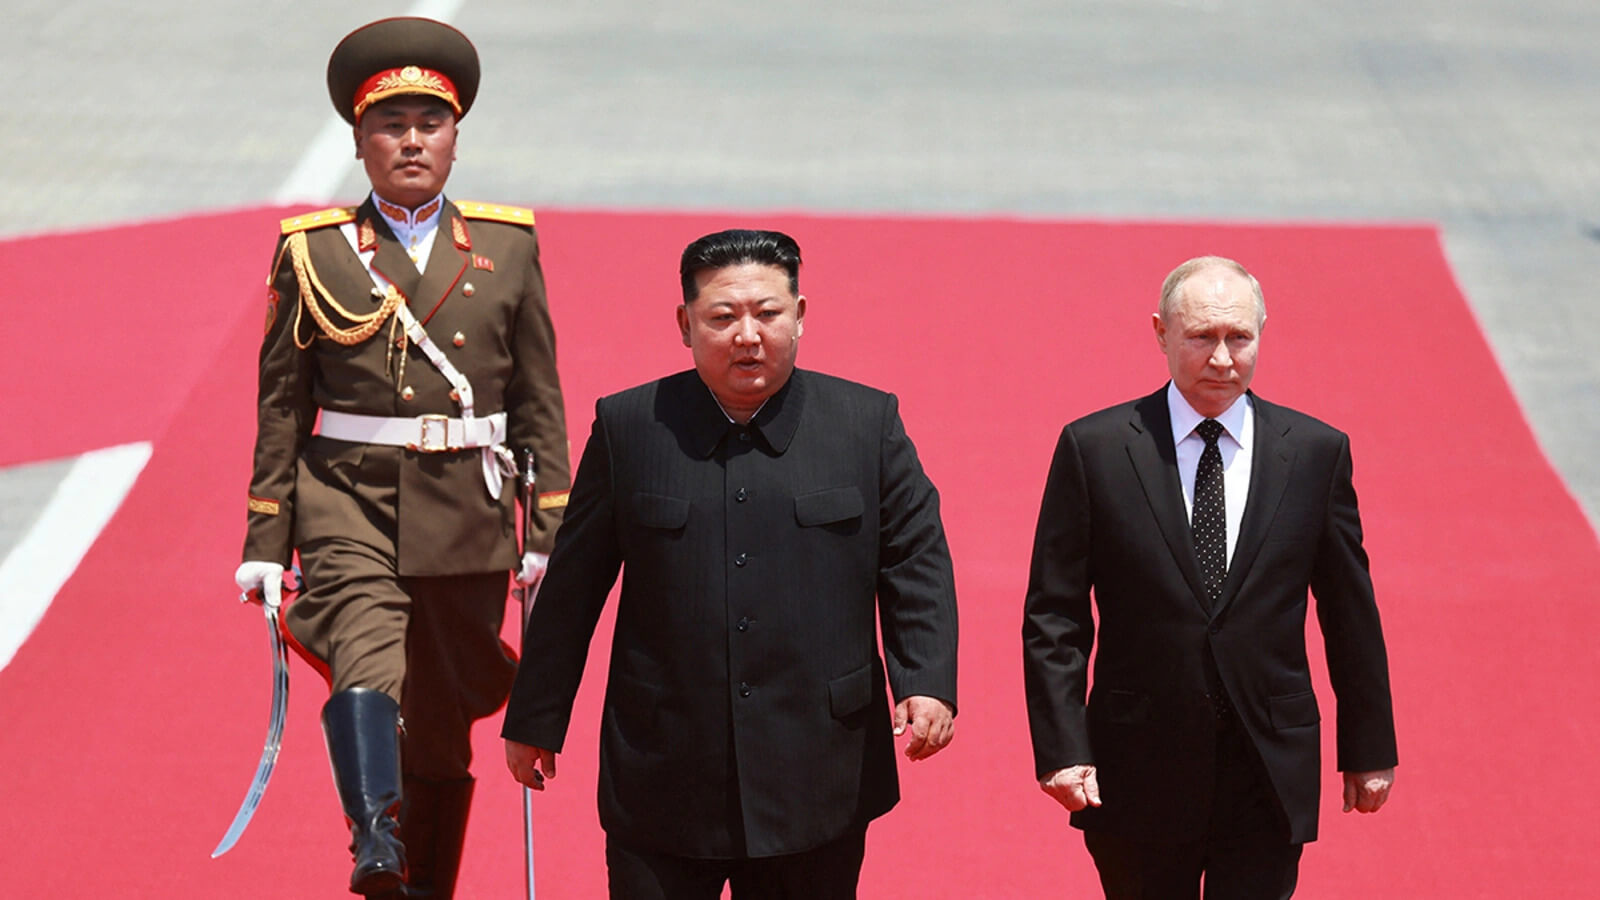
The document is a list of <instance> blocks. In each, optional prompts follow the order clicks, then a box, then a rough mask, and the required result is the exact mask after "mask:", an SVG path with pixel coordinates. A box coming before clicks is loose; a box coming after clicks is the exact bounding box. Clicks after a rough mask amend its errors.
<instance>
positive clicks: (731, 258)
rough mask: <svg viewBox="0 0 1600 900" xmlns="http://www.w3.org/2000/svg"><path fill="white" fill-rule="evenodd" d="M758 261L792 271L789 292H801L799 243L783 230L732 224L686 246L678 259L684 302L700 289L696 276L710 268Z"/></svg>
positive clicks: (693, 296) (794, 293) (692, 297)
mask: <svg viewBox="0 0 1600 900" xmlns="http://www.w3.org/2000/svg"><path fill="white" fill-rule="evenodd" d="M746 263H755V264H757V265H763V266H777V267H778V268H780V269H783V270H784V271H785V272H788V273H789V293H791V294H793V295H795V296H796V297H798V296H800V245H799V244H797V243H795V240H794V238H792V237H789V236H788V235H787V234H784V233H783V232H781V231H757V230H754V229H749V228H731V229H729V230H727V231H718V232H716V233H715V234H708V235H706V236H705V237H702V238H700V239H698V240H696V241H695V242H694V243H692V244H690V245H689V246H687V247H685V248H683V259H682V261H680V262H679V263H678V278H679V280H680V281H681V282H682V283H683V302H685V303H689V302H690V301H692V300H694V298H695V297H696V296H697V295H698V294H699V293H700V291H699V288H698V287H697V286H696V285H695V276H696V275H697V274H699V273H700V272H703V271H705V270H707V269H724V268H727V267H728V266H741V265H744V264H746Z"/></svg>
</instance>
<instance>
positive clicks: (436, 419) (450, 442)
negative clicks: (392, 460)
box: [318, 409, 506, 453]
mask: <svg viewBox="0 0 1600 900" xmlns="http://www.w3.org/2000/svg"><path fill="white" fill-rule="evenodd" d="M318 433H319V434H321V435H322V436H323V437H330V438H333V439H335V440H339V441H355V442H357V443H361V444H384V445H387V446H390V447H405V448H406V449H408V450H416V451H419V452H422V453H445V452H448V451H452V450H469V449H474V448H477V447H494V446H496V445H499V444H504V443H505V440H506V414H505V413H503V412H501V413H495V414H493V415H489V416H476V417H474V418H471V419H454V418H451V417H449V416H441V415H428V416H413V417H411V418H390V417H388V416H358V415H352V414H350V413H342V412H334V411H333V410H331V409H325V410H323V411H322V426H321V427H320V428H319V429H318Z"/></svg>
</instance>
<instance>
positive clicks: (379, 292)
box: [372, 287, 383, 300]
mask: <svg viewBox="0 0 1600 900" xmlns="http://www.w3.org/2000/svg"><path fill="white" fill-rule="evenodd" d="M372 299H374V300H382V299H383V288H380V287H375V288H373V289H372Z"/></svg>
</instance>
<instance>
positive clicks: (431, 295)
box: [406, 203, 467, 325]
mask: <svg viewBox="0 0 1600 900" xmlns="http://www.w3.org/2000/svg"><path fill="white" fill-rule="evenodd" d="M457 215H459V213H457V212H456V206H455V204H454V203H446V204H445V207H444V212H443V214H442V215H440V216H439V230H438V231H437V232H436V233H435V234H434V236H433V250H432V251H431V252H430V253H429V254H428V266H427V268H426V269H425V270H424V271H423V273H422V279H421V280H420V281H419V282H418V283H417V286H416V293H415V294H407V295H406V296H407V297H408V298H410V300H411V311H412V312H414V313H416V315H417V318H419V319H421V320H422V323H423V324H424V325H426V324H427V323H428V319H430V318H432V317H433V314H434V312H435V311H437V310H438V309H439V306H440V304H442V303H444V301H445V298H446V297H448V296H450V292H451V291H452V290H454V289H455V286H456V283H457V282H459V281H460V280H461V273H463V272H465V271H466V270H467V255H466V254H465V253H463V252H461V249H460V248H459V247H457V246H456V245H455V242H454V241H453V240H452V239H451V235H452V234H453V233H454V232H453V231H452V229H451V224H450V220H451V218H452V217H454V216H457ZM408 261H409V260H408ZM415 268H416V267H415V266H413V267H412V269H413V271H415Z"/></svg>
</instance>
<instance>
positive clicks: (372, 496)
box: [244, 198, 570, 575]
mask: <svg viewBox="0 0 1600 900" xmlns="http://www.w3.org/2000/svg"><path fill="white" fill-rule="evenodd" d="M349 221H353V222H354V223H355V225H356V228H357V231H358V234H359V235H360V241H361V243H362V244H363V246H369V245H370V244H371V242H374V241H375V242H376V251H377V252H376V256H375V257H374V258H373V262H372V265H373V267H374V268H375V269H377V270H378V271H379V272H381V273H382V274H383V275H384V276H385V277H387V278H388V279H389V280H390V281H392V282H393V283H394V284H395V286H396V287H397V288H399V290H400V292H401V294H402V295H404V297H405V298H407V301H408V305H409V306H410V309H411V312H412V313H413V315H415V316H416V317H417V319H418V320H419V321H421V322H422V323H423V325H424V327H425V328H426V330H427V332H428V335H429V336H430V337H431V338H432V340H433V343H434V344H436V345H437V346H438V347H439V349H441V350H442V351H444V354H445V356H446V357H447V358H449V360H450V361H451V362H452V363H453V364H454V365H455V366H456V368H458V369H459V370H460V371H461V373H462V374H463V375H465V376H466V378H467V380H468V381H469V382H470V383H471V385H472V389H473V393H474V399H475V402H474V414H475V415H477V416H479V417H483V416H488V415H489V414H491V413H496V412H505V413H506V414H507V438H506V445H507V446H508V447H510V448H511V449H512V450H513V451H514V452H515V453H516V454H517V458H518V459H519V460H520V459H521V458H522V450H523V448H529V449H532V450H533V452H534V454H535V457H536V459H537V461H538V468H537V471H538V476H539V477H538V488H537V490H538V491H539V493H540V495H541V496H540V502H539V503H538V504H537V506H538V507H540V508H539V509H537V510H536V511H535V514H534V528H533V532H532V539H531V540H530V542H529V546H528V548H527V549H529V550H536V551H540V552H545V553H548V552H549V551H550V548H551V546H552V545H553V543H554V537H555V530H556V526H557V525H558V524H560V519H561V513H562V511H563V508H564V507H565V504H566V491H567V488H568V485H569V477H570V475H569V462H568V456H567V436H566V424H565V423H566V419H565V412H564V410H563V406H562V399H561V384H560V380H559V378H558V377H557V374H556V354H555V334H554V331H553V329H552V327H551V323H550V311H549V307H548V305H547V304H546V300H545V289H544V274H543V272H542V271H541V270H540V267H539V242H538V237H537V235H536V234H535V232H534V229H533V216H532V214H531V213H530V212H529V211H527V210H516V209H514V208H511V207H494V206H489V205H485V204H461V205H460V206H459V207H458V205H457V204H454V203H451V202H448V201H446V203H445V208H444V211H443V213H442V216H441V218H440V222H439V232H438V235H437V236H436V238H435V240H434V245H433V250H432V253H431V255H430V257H429V259H428V262H427V267H426V271H425V272H423V273H418V272H417V270H416V266H415V265H414V264H413V263H412V262H411V260H410V259H409V258H408V257H407V256H406V253H405V251H404V249H403V248H402V247H401V246H400V244H399V242H398V241H397V240H396V239H395V237H394V235H393V233H392V232H391V231H390V230H389V227H388V225H387V224H386V223H385V222H384V219H383V217H382V216H380V215H379V214H378V213H377V211H376V210H375V209H374V208H373V204H372V200H371V199H370V198H369V199H368V200H367V202H366V203H364V204H362V205H361V206H359V207H356V208H353V209H335V210H329V211H327V212H324V213H318V214H308V215H306V216H302V217H293V218H290V219H286V220H284V226H283V232H284V234H283V237H282V238H280V240H279V242H278V250H277V253H276V254H275V255H274V261H273V268H272V271H271V272H270V273H269V275H268V281H267V283H268V285H269V288H270V291H269V294H268V311H267V324H266V335H265V338H264V339H263V341H262V344H261V357H260V388H259V403H258V411H257V414H258V421H257V430H256V446H255V464H254V474H253V475H252V477H251V480H250V498H249V525H248V530H247V533H246V537H245V545H244V558H245V559H247V560H264V561H272V562H281V563H284V564H285V565H287V564H288V562H289V558H290V553H291V550H292V549H293V548H294V547H296V546H303V545H306V544H309V543H312V542H315V541H319V540H324V539H327V538H333V537H342V538H348V539H354V540H357V541H359V542H361V543H363V544H366V545H368V546H370V547H373V548H375V549H377V550H378V551H379V552H380V553H383V554H385V555H386V556H387V557H389V558H391V559H392V560H393V561H394V563H395V566H396V572H397V573H398V574H400V575H449V574H456V573H462V572H485V571H493V570H497V569H509V568H513V567H515V565H516V563H517V552H516V551H517V544H516V530H517V528H516V515H515V505H514V502H515V498H516V494H517V484H516V479H515V478H507V479H506V481H505V486H504V489H503V490H502V491H501V496H500V499H499V500H494V499H492V498H491V497H490V496H489V493H488V490H487V488H486V487H485V484H484V476H483V468H482V459H481V451H480V450H477V449H469V450H462V451H457V452H445V453H423V452H419V451H414V450H408V449H406V448H404V447H390V446H380V445H373V444H357V443H350V442H347V441H338V440H333V439H331V438H325V437H320V436H317V435H314V434H313V433H312V432H313V426H314V425H315V423H316V419H317V413H318V410H319V409H328V410H336V411H339V412H345V413H354V414H359V415H368V416H405V417H410V416H421V415H428V414H437V415H444V416H459V415H460V414H461V409H460V406H459V404H458V403H456V402H455V400H453V399H452V398H451V396H450V394H451V386H450V383H449V382H448V381H446V380H445V378H444V376H443V375H442V374H440V373H439V371H438V369H436V368H435V367H434V366H433V364H432V363H430V362H429V361H428V360H427V358H426V357H425V356H423V355H422V353H421V352H420V351H419V350H418V349H417V348H416V347H415V346H410V345H409V344H408V346H407V347H406V350H405V352H404V354H402V352H401V350H400V348H399V347H397V346H396V344H395V338H397V337H399V336H400V334H401V333H402V331H403V329H402V328H401V327H400V326H399V325H398V324H395V326H394V328H393V329H391V326H390V322H389V321H384V322H383V323H382V325H381V327H379V328H378V329H377V331H376V333H374V334H373V335H371V336H370V337H367V338H366V339H364V340H362V341H360V342H358V343H354V344H352V345H349V346H346V345H344V344H341V343H339V342H336V341H334V340H332V339H330V338H329V337H327V336H326V335H325V334H324V330H323V328H322V327H321V326H320V325H319V324H318V323H317V321H316V320H315V318H314V317H313V316H312V314H311V311H310V310H309V309H305V308H304V304H303V303H302V301H301V292H300V287H301V286H300V276H299V275H297V273H296V267H295V266H294V265H293V261H292V259H291V256H290V254H288V253H286V252H285V245H286V242H287V241H288V240H289V239H290V236H291V235H293V234H295V233H297V232H303V233H304V234H305V239H306V248H307V250H308V253H309V258H310V262H311V265H310V270H314V272H315V276H316V278H317V280H319V281H320V282H321V284H322V286H323V287H324V288H325V289H326V291H327V292H328V294H329V295H331V297H332V298H333V299H334V300H336V301H338V304H339V305H341V306H343V307H344V309H345V311H347V312H349V313H351V314H353V315H362V314H367V313H371V312H373V311H375V310H377V309H378V308H379V307H380V301H379V298H378V297H377V296H376V295H375V294H374V290H373V289H374V283H373V280H372V277H371V274H370V273H369V272H368V271H367V268H366V267H365V266H363V265H362V263H361V260H360V258H359V257H358V256H357V255H356V252H355V250H354V249H352V247H351V245H350V242H349V240H348V239H347V238H346V237H345V235H344V234H342V233H341V232H340V229H339V227H338V226H339V225H341V224H343V223H344V222H349ZM308 278H309V273H308ZM330 307H331V304H328V303H323V309H324V310H326V311H328V312H329V314H330V316H331V318H332V320H333V323H334V324H336V325H338V326H340V327H349V326H351V325H352V324H353V323H352V322H351V321H350V320H348V319H345V318H343V317H342V316H340V315H338V314H337V312H335V311H333V310H332V309H331V308H330ZM391 318H392V317H391ZM307 344H309V346H304V348H303V349H302V347H303V345H307ZM402 355H403V356H404V357H405V367H404V371H403V375H402V374H401V370H400V363H401V358H402ZM406 388H409V389H410V394H409V399H407V393H406V390H405V389H406Z"/></svg>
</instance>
